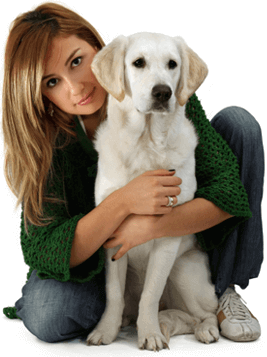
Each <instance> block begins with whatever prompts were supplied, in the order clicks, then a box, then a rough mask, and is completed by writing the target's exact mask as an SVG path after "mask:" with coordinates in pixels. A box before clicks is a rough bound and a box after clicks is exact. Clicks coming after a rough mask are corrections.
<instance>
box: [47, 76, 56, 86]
mask: <svg viewBox="0 0 267 357" xmlns="http://www.w3.org/2000/svg"><path fill="white" fill-rule="evenodd" d="M57 83H58V79H56V78H52V79H49V81H48V82H47V83H46V85H47V87H49V88H53V87H55V85H56V84H57Z"/></svg>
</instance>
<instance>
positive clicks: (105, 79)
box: [92, 33, 208, 114]
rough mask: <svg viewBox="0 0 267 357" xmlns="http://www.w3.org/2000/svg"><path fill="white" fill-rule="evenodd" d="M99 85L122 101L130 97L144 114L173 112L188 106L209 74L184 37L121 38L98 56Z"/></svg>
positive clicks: (95, 67)
mask: <svg viewBox="0 0 267 357" xmlns="http://www.w3.org/2000/svg"><path fill="white" fill-rule="evenodd" d="M92 70H93V72H94V74H95V75H96V78H97V80H98V81H99V83H100V84H101V85H102V86H103V87H104V88H105V89H106V90H107V92H108V93H110V94H111V95H112V96H113V97H115V98H116V99H117V100H118V101H122V100H123V99H124V97H125V94H127V95H129V96H130V97H131V98H132V100H133V103H134V106H135V108H136V109H137V110H138V111H139V112H141V113H146V114H148V113H151V112H173V111H174V110H175V105H176V101H177V100H178V103H179V105H180V106H183V105H185V104H186V102H187V100H188V99H189V98H190V96H191V95H192V94H193V93H194V92H195V91H196V90H197V88H198V87H199V86H200V85H201V83H202V82H203V81H204V79H205V78H206V76H207V74H208V69H207V66H206V64H205V63H204V62H203V61H202V60H201V59H200V58H199V56H198V55H197V54H196V53H195V52H194V51H193V50H192V49H191V48H189V47H188V46H187V44H186V43H185V42H184V40H183V39H182V38H181V37H169V36H166V35H162V34H155V33H138V34H134V35H131V36H129V37H124V36H119V37H117V38H116V39H115V40H113V41H112V42H111V43H110V44H109V45H107V46H106V47H104V48H103V49H102V50H101V51H99V53H98V54H97V55H96V56H95V58H94V60H93V63H92Z"/></svg>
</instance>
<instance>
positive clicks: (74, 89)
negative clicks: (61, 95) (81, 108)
mask: <svg viewBox="0 0 267 357" xmlns="http://www.w3.org/2000/svg"><path fill="white" fill-rule="evenodd" d="M68 87H69V90H70V92H71V94H72V95H74V96H76V95H80V94H81V93H83V89H84V85H83V83H82V82H81V81H73V80H69V81H68Z"/></svg>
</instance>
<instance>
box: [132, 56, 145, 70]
mask: <svg viewBox="0 0 267 357" xmlns="http://www.w3.org/2000/svg"><path fill="white" fill-rule="evenodd" d="M145 64H146V62H145V60H144V58H138V59H137V60H136V61H134V63H133V65H134V66H135V67H136V68H144V67H145Z"/></svg>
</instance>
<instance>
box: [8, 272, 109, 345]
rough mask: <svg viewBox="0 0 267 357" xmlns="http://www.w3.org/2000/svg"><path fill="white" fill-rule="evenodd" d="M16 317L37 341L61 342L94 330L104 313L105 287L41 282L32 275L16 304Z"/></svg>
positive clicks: (99, 283) (93, 283)
mask: <svg viewBox="0 0 267 357" xmlns="http://www.w3.org/2000/svg"><path fill="white" fill-rule="evenodd" d="M15 307H16V309H17V316H18V317H20V318H21V319H22V321H23V323H24V325H25V327H26V328H27V329H28V330H29V331H30V332H31V333H32V334H33V335H34V336H36V337H37V338H38V339H40V340H42V341H45V342H59V341H64V340H68V339H71V338H77V337H82V336H84V335H86V334H87V333H89V332H90V331H92V330H93V328H94V327H95V326H96V325H97V323H98V321H99V320H100V318H101V316H102V314H103V312H104V310H105V284H104V281H102V280H101V279H100V278H99V277H98V278H93V279H92V280H91V281H89V282H87V283H83V284H78V283H73V282H59V281H56V280H53V279H48V280H41V279H39V278H38V277H37V276H36V272H33V274H32V276H31V277H30V279H29V282H28V283H27V284H26V285H25V286H24V287H23V289H22V297H21V298H20V299H19V300H18V301H17V302H16V304H15Z"/></svg>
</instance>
